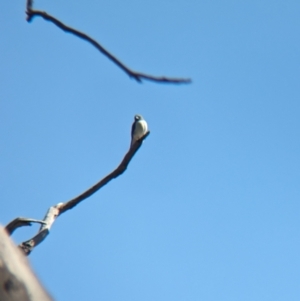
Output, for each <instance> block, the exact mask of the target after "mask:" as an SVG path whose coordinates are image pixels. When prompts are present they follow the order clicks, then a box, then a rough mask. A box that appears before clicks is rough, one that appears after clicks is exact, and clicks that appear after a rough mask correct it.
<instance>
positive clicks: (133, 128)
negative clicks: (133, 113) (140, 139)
mask: <svg viewBox="0 0 300 301" xmlns="http://www.w3.org/2000/svg"><path fill="white" fill-rule="evenodd" d="M135 123H136V121H134V123H133V124H132V127H131V139H132V137H133V133H134V130H135Z"/></svg>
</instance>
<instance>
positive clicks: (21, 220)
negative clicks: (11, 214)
mask: <svg viewBox="0 0 300 301" xmlns="http://www.w3.org/2000/svg"><path fill="white" fill-rule="evenodd" d="M31 223H39V224H44V223H45V222H44V221H40V220H37V219H32V218H25V217H17V218H15V219H14V220H13V221H11V222H10V223H9V224H8V225H6V227H5V230H6V232H7V233H8V234H9V235H12V233H13V232H14V231H15V230H16V229H17V228H19V227H23V226H31Z"/></svg>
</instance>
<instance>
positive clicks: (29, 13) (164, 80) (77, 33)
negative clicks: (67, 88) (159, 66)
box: [26, 0, 191, 84]
mask: <svg viewBox="0 0 300 301" xmlns="http://www.w3.org/2000/svg"><path fill="white" fill-rule="evenodd" d="M32 5H33V1H32V0H27V10H26V14H27V21H28V22H30V21H31V20H32V19H33V18H34V17H37V16H39V17H42V18H43V19H44V20H47V21H50V22H52V23H53V24H55V25H56V26H57V27H59V28H60V29H62V30H63V31H65V32H69V33H71V34H73V35H75V36H77V37H79V38H81V39H83V40H85V41H87V42H89V43H91V44H92V45H93V46H94V47H96V48H97V49H98V50H99V51H100V52H101V53H102V54H104V55H105V56H106V57H107V58H108V59H110V60H111V61H112V62H114V63H115V64H116V65H117V66H118V67H120V68H121V69H122V70H123V71H124V72H125V73H126V74H127V75H129V77H131V78H134V79H135V80H136V81H137V82H142V80H143V79H144V80H149V81H154V82H158V83H171V84H188V83H191V79H189V78H170V77H165V76H152V75H148V74H145V73H141V72H136V71H133V70H131V69H129V68H128V67H127V66H125V65H124V64H123V63H122V62H121V61H120V60H119V59H117V58H116V57H115V56H114V55H112V54H111V53H110V52H109V51H107V50H106V49H105V48H104V47H103V46H101V45H100V44H99V43H98V42H97V41H96V40H94V39H92V38H91V37H89V36H88V35H87V34H85V33H83V32H80V31H78V30H76V29H74V28H72V27H69V26H67V25H65V24H63V23H62V22H61V21H59V20H58V19H56V18H54V17H52V16H51V15H49V14H47V13H46V12H43V11H39V10H34V9H33V8H32Z"/></svg>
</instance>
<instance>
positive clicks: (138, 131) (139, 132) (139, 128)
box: [133, 120, 148, 140]
mask: <svg viewBox="0 0 300 301" xmlns="http://www.w3.org/2000/svg"><path fill="white" fill-rule="evenodd" d="M147 131H148V125H147V122H146V121H145V120H139V121H138V122H137V123H136V124H135V131H134V133H133V138H134V139H135V140H139V139H140V138H141V137H143V136H144V135H145V134H146V133H147Z"/></svg>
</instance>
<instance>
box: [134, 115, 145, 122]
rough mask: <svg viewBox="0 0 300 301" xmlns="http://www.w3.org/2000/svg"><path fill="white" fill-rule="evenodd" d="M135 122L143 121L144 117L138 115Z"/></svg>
mask: <svg viewBox="0 0 300 301" xmlns="http://www.w3.org/2000/svg"><path fill="white" fill-rule="evenodd" d="M134 120H135V121H139V120H143V117H142V116H141V115H139V114H136V115H135V116H134Z"/></svg>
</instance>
